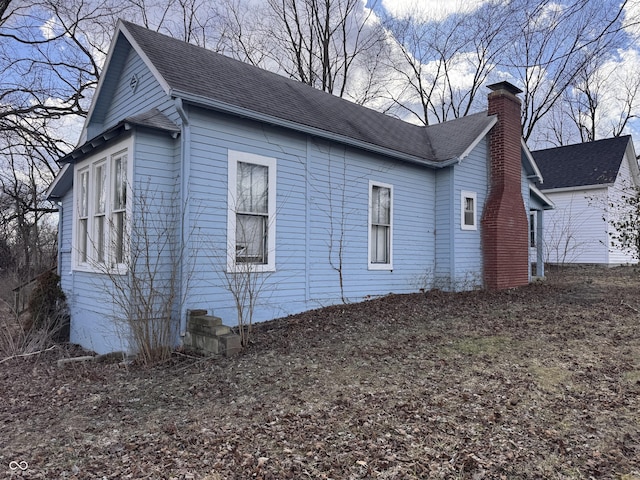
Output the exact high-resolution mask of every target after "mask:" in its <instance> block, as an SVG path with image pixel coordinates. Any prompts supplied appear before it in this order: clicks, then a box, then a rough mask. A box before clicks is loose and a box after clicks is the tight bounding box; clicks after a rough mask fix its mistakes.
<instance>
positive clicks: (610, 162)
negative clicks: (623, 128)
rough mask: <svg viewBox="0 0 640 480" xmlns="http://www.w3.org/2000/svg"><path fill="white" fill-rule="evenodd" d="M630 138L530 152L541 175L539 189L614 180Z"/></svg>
mask: <svg viewBox="0 0 640 480" xmlns="http://www.w3.org/2000/svg"><path fill="white" fill-rule="evenodd" d="M630 141H631V136H629V135H626V136H623V137H614V138H607V139H604V140H596V141H595V142H587V143H578V144H575V145H567V146H563V147H556V148H547V149H545V150H536V151H533V152H531V154H532V155H533V158H534V159H535V161H536V163H537V164H538V168H539V169H540V172H542V177H543V178H544V183H543V184H541V185H540V188H541V189H543V190H550V189H553V188H568V187H583V186H595V185H606V184H610V183H613V182H615V180H616V176H617V175H618V171H619V170H620V164H621V162H622V159H623V158H624V154H625V151H626V149H627V146H628V145H629V142H630Z"/></svg>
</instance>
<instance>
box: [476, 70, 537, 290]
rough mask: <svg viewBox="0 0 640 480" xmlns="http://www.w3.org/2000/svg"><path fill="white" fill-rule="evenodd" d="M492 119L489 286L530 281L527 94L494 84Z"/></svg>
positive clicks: (486, 237) (484, 224) (485, 220)
mask: <svg viewBox="0 0 640 480" xmlns="http://www.w3.org/2000/svg"><path fill="white" fill-rule="evenodd" d="M489 88H490V89H491V90H492V91H491V93H489V115H497V116H498V123H496V125H495V126H494V127H493V129H492V130H491V132H490V134H489V153H490V157H491V158H490V167H489V176H490V177H489V178H490V179H491V181H490V186H489V196H488V198H487V203H486V205H485V208H484V213H483V215H482V220H481V228H482V249H483V260H484V283H485V287H486V288H488V289H492V290H500V289H504V288H512V287H518V286H521V285H526V284H527V283H528V282H529V242H528V228H529V226H528V222H527V212H526V211H525V207H524V202H523V200H522V180H521V178H522V163H521V162H522V160H521V155H522V145H521V137H522V126H521V124H520V121H521V120H520V112H521V102H520V99H519V98H518V97H517V94H518V93H521V92H522V90H520V89H519V88H517V87H515V86H514V85H511V84H510V83H508V82H500V83H496V84H493V85H489Z"/></svg>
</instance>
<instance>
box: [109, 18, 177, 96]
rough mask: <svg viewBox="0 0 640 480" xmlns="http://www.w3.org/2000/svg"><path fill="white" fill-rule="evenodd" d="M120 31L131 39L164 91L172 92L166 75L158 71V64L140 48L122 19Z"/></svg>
mask: <svg viewBox="0 0 640 480" xmlns="http://www.w3.org/2000/svg"><path fill="white" fill-rule="evenodd" d="M118 31H119V32H122V34H123V35H124V36H125V38H126V39H127V40H128V41H129V43H130V44H131V46H132V47H133V49H134V50H135V52H136V53H137V54H138V55H139V56H140V58H141V59H142V61H143V62H144V64H145V65H146V66H147V68H148V69H149V71H150V72H151V73H152V75H153V77H154V78H155V79H156V81H157V82H158V83H159V84H160V86H161V87H162V90H164V92H165V93H166V94H167V95H169V94H170V92H171V87H170V86H169V84H168V83H167V81H166V80H165V79H164V77H163V76H162V75H161V74H160V72H159V71H158V69H157V68H156V66H155V65H154V64H153V62H151V60H149V57H148V56H147V54H146V53H145V52H144V50H142V48H140V45H138V42H136V41H135V39H134V38H133V35H131V32H129V30H127V27H125V25H124V24H123V23H122V21H120V20H119V21H118Z"/></svg>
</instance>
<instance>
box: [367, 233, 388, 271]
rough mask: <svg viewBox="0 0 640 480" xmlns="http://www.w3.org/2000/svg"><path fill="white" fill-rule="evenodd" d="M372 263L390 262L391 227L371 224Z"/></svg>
mask: <svg viewBox="0 0 640 480" xmlns="http://www.w3.org/2000/svg"><path fill="white" fill-rule="evenodd" d="M371 242H372V245H371V263H389V227H386V226H380V225H372V226H371Z"/></svg>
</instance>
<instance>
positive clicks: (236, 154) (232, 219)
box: [226, 150, 277, 273]
mask: <svg viewBox="0 0 640 480" xmlns="http://www.w3.org/2000/svg"><path fill="white" fill-rule="evenodd" d="M228 157H229V158H228V162H229V164H228V184H227V190H228V193H227V266H226V268H227V272H229V273H240V272H243V271H245V270H244V269H246V265H245V264H243V265H238V264H236V198H237V191H236V190H237V177H238V162H243V163H252V164H254V165H262V166H265V167H267V168H268V169H269V173H268V182H269V190H268V193H267V203H268V208H267V214H268V218H269V220H268V226H267V228H268V232H267V263H265V264H249V265H251V269H252V271H253V272H275V270H276V181H277V175H276V164H277V161H276V159H275V158H273V157H265V156H262V155H256V154H254V153H248V152H240V151H237V150H229V151H228Z"/></svg>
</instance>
